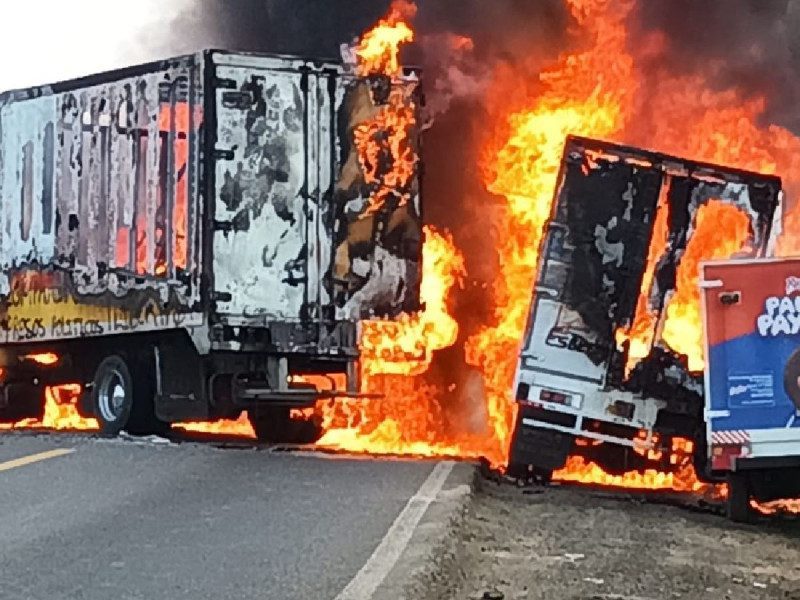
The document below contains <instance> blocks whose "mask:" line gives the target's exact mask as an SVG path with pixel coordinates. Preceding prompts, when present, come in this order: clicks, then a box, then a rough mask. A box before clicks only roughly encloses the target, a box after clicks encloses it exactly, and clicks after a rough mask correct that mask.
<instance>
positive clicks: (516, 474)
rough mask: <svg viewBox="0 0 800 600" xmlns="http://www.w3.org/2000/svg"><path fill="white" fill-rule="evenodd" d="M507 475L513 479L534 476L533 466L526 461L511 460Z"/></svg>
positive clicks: (525, 478) (524, 478)
mask: <svg viewBox="0 0 800 600" xmlns="http://www.w3.org/2000/svg"><path fill="white" fill-rule="evenodd" d="M506 475H507V476H508V477H511V478H512V479H523V480H528V479H530V478H531V476H532V473H531V466H530V465H527V464H524V463H518V462H510V463H508V467H507V468H506Z"/></svg>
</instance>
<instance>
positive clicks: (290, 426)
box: [247, 406, 321, 444]
mask: <svg viewBox="0 0 800 600" xmlns="http://www.w3.org/2000/svg"><path fill="white" fill-rule="evenodd" d="M247 419H248V421H250V425H252V426H253V431H254V432H255V434H256V439H257V440H258V441H259V442H263V443H265V444H310V443H313V442H315V441H317V440H318V439H319V437H320V434H321V429H320V427H319V425H318V424H316V423H315V422H314V421H313V420H303V419H293V418H292V417H291V409H289V408H288V407H285V406H265V407H259V408H257V409H254V410H248V411H247Z"/></svg>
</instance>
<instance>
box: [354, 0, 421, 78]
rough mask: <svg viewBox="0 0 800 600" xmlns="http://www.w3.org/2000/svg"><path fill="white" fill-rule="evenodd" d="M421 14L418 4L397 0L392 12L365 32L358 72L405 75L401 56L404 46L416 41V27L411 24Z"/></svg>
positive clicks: (363, 73) (359, 49)
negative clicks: (402, 72) (413, 27)
mask: <svg viewBox="0 0 800 600" xmlns="http://www.w3.org/2000/svg"><path fill="white" fill-rule="evenodd" d="M416 14H417V7H416V5H415V4H414V3H413V2H408V1H407V0H395V1H394V2H392V6H391V8H390V9H389V15H388V16H387V17H386V18H385V19H381V21H380V22H379V23H378V25H377V26H375V28H373V29H372V30H370V31H368V32H367V33H365V34H364V35H363V36H362V38H361V41H360V42H359V44H358V47H357V48H356V55H357V56H358V69H357V73H358V74H359V75H361V76H368V75H375V74H377V73H381V74H384V75H389V76H395V75H400V74H401V67H400V60H399V58H398V56H399V52H400V46H401V45H403V44H408V43H410V42H413V41H414V30H413V29H411V26H410V25H409V24H408V21H409V20H411V19H413V18H414V16H415V15H416Z"/></svg>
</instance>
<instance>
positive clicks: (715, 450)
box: [700, 258, 800, 520]
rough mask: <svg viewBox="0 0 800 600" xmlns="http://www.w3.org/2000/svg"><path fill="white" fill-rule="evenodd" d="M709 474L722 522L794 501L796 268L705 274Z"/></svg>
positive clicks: (799, 396) (799, 381) (716, 264)
mask: <svg viewBox="0 0 800 600" xmlns="http://www.w3.org/2000/svg"><path fill="white" fill-rule="evenodd" d="M700 284H701V287H702V290H703V314H704V315H705V318H704V319H703V323H704V331H705V341H706V356H707V357H708V360H707V361H706V366H705V421H706V429H705V436H706V439H707V440H708V444H707V448H708V451H707V460H708V469H709V471H710V472H711V473H712V474H717V475H720V476H725V477H726V479H727V481H728V513H729V515H730V516H731V517H732V518H734V519H736V520H748V519H749V517H750V516H751V515H750V500H751V499H757V500H759V501H769V500H775V499H779V498H796V497H798V496H800V419H798V414H800V259H797V258H765V259H756V260H728V261H713V262H708V263H706V264H704V265H702V277H701V281H700Z"/></svg>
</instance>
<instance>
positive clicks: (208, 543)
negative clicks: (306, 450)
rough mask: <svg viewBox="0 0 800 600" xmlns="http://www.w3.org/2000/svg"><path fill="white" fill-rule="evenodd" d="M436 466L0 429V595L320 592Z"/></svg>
mask: <svg viewBox="0 0 800 600" xmlns="http://www.w3.org/2000/svg"><path fill="white" fill-rule="evenodd" d="M60 449H63V451H64V452H65V453H64V454H63V455H54V454H55V453H53V452H51V451H54V450H60ZM42 453H49V454H42ZM434 466H435V465H434V464H433V463H430V462H427V463H426V462H410V461H377V460H357V459H345V458H341V457H324V456H317V455H307V454H302V453H281V452H269V451H265V450H255V449H219V448H215V447H212V446H209V445H200V444H178V445H173V444H170V445H157V444H152V443H138V442H132V441H125V440H103V439H94V438H91V437H81V436H71V435H70V436H59V435H54V436H47V435H43V436H31V435H16V434H9V435H0V598H3V599H5V600H17V599H19V600H40V599H41V600H53V599H61V598H69V599H78V600H84V599H85V600H107V599H108V598H118V599H137V600H138V599H142V600H144V599H146V600H159V599H170V600H173V599H182V598H187V599H188V598H191V599H192V600H197V599H201V598H214V599H216V600H225V599H227V598H236V599H237V600H238V599H243V598H260V599H269V598H280V599H286V600H290V599H304V600H307V599H313V600H316V599H325V598H331V599H332V598H335V597H336V596H337V595H338V594H339V593H340V592H341V591H342V590H343V589H344V588H345V586H347V585H348V582H350V581H351V580H353V578H354V576H355V575H356V574H357V573H359V571H360V570H362V567H363V566H364V565H365V563H366V562H367V561H368V560H369V559H370V557H371V555H372V554H373V552H374V551H375V549H376V547H378V545H379V543H381V541H382V540H383V539H384V537H385V536H386V535H387V531H389V530H390V527H391V526H392V524H393V522H394V521H395V519H396V518H397V517H398V514H400V513H401V511H403V510H404V507H405V506H406V504H407V503H409V498H411V497H413V496H415V494H417V492H418V490H419V489H420V486H422V485H423V483H424V482H426V480H427V479H428V478H429V476H431V472H432V470H434Z"/></svg>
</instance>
